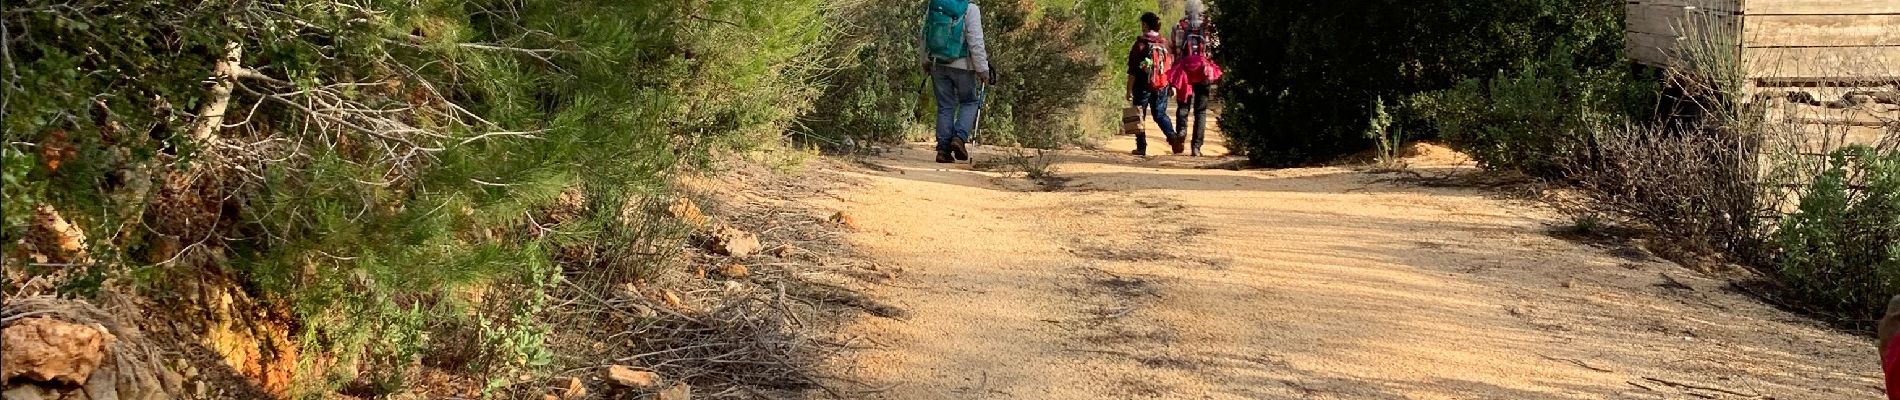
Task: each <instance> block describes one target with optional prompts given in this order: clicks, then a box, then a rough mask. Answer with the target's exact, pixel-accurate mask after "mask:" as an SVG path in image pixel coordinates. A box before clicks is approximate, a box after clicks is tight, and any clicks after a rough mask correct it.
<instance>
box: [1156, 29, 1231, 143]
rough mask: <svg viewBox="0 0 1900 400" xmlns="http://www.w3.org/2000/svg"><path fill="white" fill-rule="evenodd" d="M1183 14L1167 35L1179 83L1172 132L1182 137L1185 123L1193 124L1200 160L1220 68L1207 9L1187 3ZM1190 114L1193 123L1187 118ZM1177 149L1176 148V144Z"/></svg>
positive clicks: (1185, 130)
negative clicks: (1190, 113)
mask: <svg viewBox="0 0 1900 400" xmlns="http://www.w3.org/2000/svg"><path fill="white" fill-rule="evenodd" d="M1186 11H1187V12H1186V14H1185V15H1184V16H1183V17H1182V18H1181V22H1180V23H1179V24H1175V26H1174V31H1173V32H1172V33H1171V34H1170V35H1168V36H1169V38H1170V39H1171V42H1172V43H1173V44H1174V59H1175V67H1176V68H1177V69H1179V70H1180V72H1179V73H1176V74H1175V76H1176V77H1177V78H1180V79H1182V80H1183V81H1182V82H1176V83H1175V87H1176V89H1175V90H1176V91H1177V93H1176V95H1175V98H1176V99H1178V100H1180V104H1178V105H1177V106H1176V107H1175V112H1176V113H1177V114H1175V118H1174V121H1175V125H1174V131H1175V132H1180V133H1181V136H1183V137H1185V136H1187V133H1188V123H1189V122H1193V123H1194V144H1193V145H1194V149H1193V155H1194V156H1195V157H1200V156H1201V144H1202V143H1204V142H1206V141H1207V99H1208V97H1209V96H1210V95H1212V94H1213V86H1214V85H1213V84H1214V82H1215V81H1217V80H1219V79H1220V75H1221V71H1220V67H1219V66H1217V65H1214V60H1213V54H1212V51H1213V49H1214V47H1215V44H1216V41H1217V40H1218V37H1217V36H1215V33H1216V31H1215V29H1214V23H1213V22H1212V21H1208V20H1207V6H1206V5H1204V4H1202V3H1201V0H1188V2H1187V7H1186ZM1190 109H1191V110H1192V112H1193V114H1192V117H1193V119H1192V120H1191V121H1190V120H1189V117H1190V115H1189V114H1188V113H1189V111H1190ZM1177 146H1179V145H1178V144H1177Z"/></svg>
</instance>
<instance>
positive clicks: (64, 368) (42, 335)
mask: <svg viewBox="0 0 1900 400" xmlns="http://www.w3.org/2000/svg"><path fill="white" fill-rule="evenodd" d="M113 340H114V338H113V336H112V334H111V333H108V332H106V330H105V328H103V327H99V326H96V325H95V326H86V325H80V324H75V323H71V322H65V321H60V320H56V319H52V318H46V317H34V318H26V319H22V320H19V321H15V322H14V323H13V324H12V325H7V327H6V329H5V330H0V381H11V380H13V379H14V378H24V379H26V380H30V381H38V382H57V383H63V384H69V385H77V384H82V383H85V382H86V379H87V378H90V377H92V371H93V370H94V369H97V368H99V363H100V362H101V361H104V360H105V358H106V346H107V345H109V344H111V343H112V341H113Z"/></svg>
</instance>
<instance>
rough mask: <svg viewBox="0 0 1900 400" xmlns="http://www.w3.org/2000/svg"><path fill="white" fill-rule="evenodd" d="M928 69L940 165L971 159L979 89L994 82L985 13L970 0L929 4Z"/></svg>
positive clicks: (925, 52) (980, 103) (939, 0)
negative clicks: (933, 96)
mask: <svg viewBox="0 0 1900 400" xmlns="http://www.w3.org/2000/svg"><path fill="white" fill-rule="evenodd" d="M925 7H926V8H925V12H924V32H923V35H922V36H923V46H919V47H920V48H921V49H923V67H924V73H925V74H928V75H930V82H931V86H932V87H933V88H934V90H933V91H934V93H933V94H934V95H935V97H936V100H937V162H939V163H952V162H956V161H958V160H969V159H970V149H969V146H968V144H969V142H970V134H971V133H972V132H971V131H972V130H974V129H975V127H976V118H977V110H978V109H979V108H980V107H982V106H983V96H982V93H981V92H980V91H978V90H977V85H978V84H979V83H981V84H989V83H993V82H994V81H995V75H993V74H992V73H993V71H990V53H989V48H988V47H986V46H985V45H984V43H983V11H982V9H981V8H980V7H977V5H976V4H972V3H970V0H929V2H928V3H926V5H925Z"/></svg>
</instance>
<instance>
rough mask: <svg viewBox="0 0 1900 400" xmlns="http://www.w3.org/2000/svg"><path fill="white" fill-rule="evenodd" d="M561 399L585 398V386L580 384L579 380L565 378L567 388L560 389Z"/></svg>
mask: <svg viewBox="0 0 1900 400" xmlns="http://www.w3.org/2000/svg"><path fill="white" fill-rule="evenodd" d="M561 397H562V398H565V399H570V400H571V399H580V398H586V397H587V385H586V384H585V383H582V382H581V378H567V387H565V388H563V389H562V391H561Z"/></svg>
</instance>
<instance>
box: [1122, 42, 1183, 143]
mask: <svg viewBox="0 0 1900 400" xmlns="http://www.w3.org/2000/svg"><path fill="white" fill-rule="evenodd" d="M1141 32H1142V33H1141V36H1140V37H1138V38H1136V39H1135V45H1134V46H1132V47H1130V48H1129V49H1128V92H1127V95H1126V98H1127V99H1128V100H1129V101H1131V102H1133V104H1134V105H1135V107H1137V108H1144V107H1145V108H1148V109H1149V110H1151V111H1152V114H1150V115H1154V119H1155V125H1158V126H1160V127H1161V134H1162V135H1163V136H1165V137H1166V138H1167V140H1168V143H1170V144H1174V147H1173V148H1174V153H1175V154H1180V153H1181V146H1180V145H1179V144H1177V143H1179V142H1180V141H1181V140H1180V138H1179V135H1178V134H1177V133H1176V132H1177V131H1176V130H1175V127H1174V124H1172V123H1169V121H1168V88H1169V87H1170V86H1172V84H1171V82H1169V81H1168V78H1169V75H1168V71H1169V70H1170V69H1173V64H1174V62H1173V60H1174V55H1173V53H1172V51H1171V50H1170V49H1169V48H1168V40H1167V39H1165V38H1162V37H1161V16H1158V15H1155V13H1146V14H1142V15H1141ZM1130 154H1134V155H1137V156H1147V155H1148V133H1147V132H1137V133H1135V151H1133V152H1131V153H1130Z"/></svg>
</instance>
